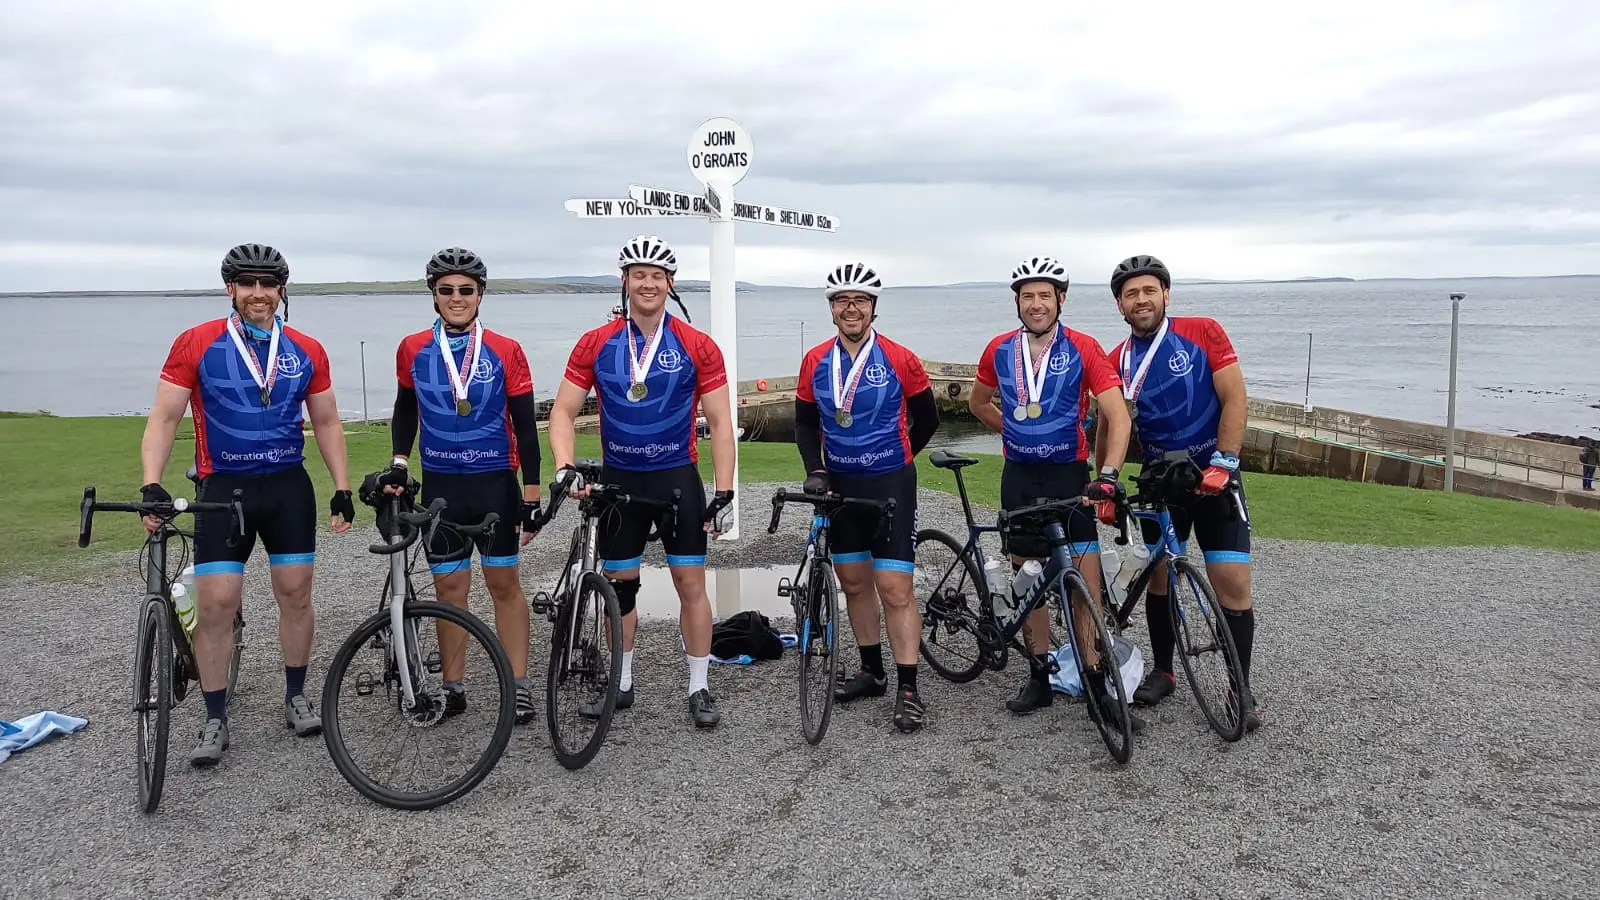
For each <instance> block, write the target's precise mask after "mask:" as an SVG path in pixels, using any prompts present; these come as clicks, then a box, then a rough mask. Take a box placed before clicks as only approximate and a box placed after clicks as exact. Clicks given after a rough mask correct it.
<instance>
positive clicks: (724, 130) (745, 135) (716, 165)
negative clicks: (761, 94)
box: [689, 117, 754, 185]
mask: <svg viewBox="0 0 1600 900" xmlns="http://www.w3.org/2000/svg"><path fill="white" fill-rule="evenodd" d="M753 152H754V147H753V145H752V144H751V142H750V132H748V131H745V130H744V126H743V125H740V124H739V123H738V122H735V121H734V120H732V119H727V118H720V117H719V118H715V119H707V120H705V121H704V122H702V123H700V127H699V128H697V129H695V132H694V137H692V138H690V139H689V171H690V172H691V173H693V174H694V178H695V180H696V181H698V182H700V183H701V184H706V185H709V184H711V183H712V182H713V181H715V182H717V183H718V184H729V185H732V184H738V183H739V182H740V181H741V180H743V179H744V176H745V173H746V172H749V171H750V158H751V156H752V155H753Z"/></svg>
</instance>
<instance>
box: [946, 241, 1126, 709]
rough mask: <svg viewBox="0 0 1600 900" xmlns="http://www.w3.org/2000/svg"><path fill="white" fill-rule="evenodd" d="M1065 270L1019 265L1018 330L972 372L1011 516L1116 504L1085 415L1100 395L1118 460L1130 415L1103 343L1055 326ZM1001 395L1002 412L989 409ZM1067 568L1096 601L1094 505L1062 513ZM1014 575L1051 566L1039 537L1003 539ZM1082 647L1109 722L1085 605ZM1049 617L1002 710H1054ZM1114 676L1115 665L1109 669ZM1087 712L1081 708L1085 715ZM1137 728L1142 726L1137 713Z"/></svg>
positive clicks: (975, 403) (976, 406)
mask: <svg viewBox="0 0 1600 900" xmlns="http://www.w3.org/2000/svg"><path fill="white" fill-rule="evenodd" d="M1067 286H1068V277H1067V270H1066V267H1065V266H1063V265H1061V263H1059V262H1057V261H1056V260H1054V259H1052V258H1050V257H1048V256H1035V257H1032V258H1029V259H1025V260H1023V261H1022V262H1021V263H1020V264H1019V265H1018V266H1017V267H1016V269H1014V270H1013V271H1012V273H1011V290H1012V292H1013V294H1014V296H1015V300H1016V313H1017V319H1018V320H1019V321H1021V323H1022V327H1021V328H1018V329H1016V330H1015V331H1006V332H1004V333H1002V334H1000V335H998V336H996V337H995V338H994V339H993V340H991V341H990V342H989V346H988V347H986V348H985V349H984V351H983V356H981V357H979V359H978V374H977V378H976V380H975V382H974V384H973V386H972V396H971V398H970V399H969V400H968V402H967V406H968V408H969V409H971V410H972V413H973V415H975V416H977V417H978V419H979V420H981V421H982V422H983V424H985V425H987V426H988V427H989V429H990V430H991V431H997V432H999V433H1000V435H1001V440H1002V442H1003V444H1004V449H1005V467H1004V468H1003V469H1002V471H1001V475H1000V507H1001V508H1002V509H1004V510H1014V509H1018V508H1020V507H1023V506H1029V505H1031V504H1034V503H1038V502H1040V501H1041V500H1045V499H1049V500H1060V499H1064V498H1067V497H1077V496H1079V495H1084V496H1087V497H1089V498H1090V499H1093V500H1100V501H1110V500H1112V499H1113V498H1115V497H1116V491H1117V466H1116V465H1115V464H1110V463H1108V464H1107V465H1105V466H1104V467H1102V468H1101V469H1100V470H1099V471H1098V472H1097V473H1096V477H1094V478H1093V479H1092V480H1091V479H1090V473H1089V462H1088V459H1089V448H1088V446H1087V445H1086V443H1087V442H1086V441H1085V434H1084V430H1083V421H1082V420H1083V413H1084V410H1085V408H1086V407H1087V406H1088V404H1089V398H1090V397H1096V398H1099V399H1100V401H1101V403H1100V408H1101V409H1102V410H1104V411H1105V413H1104V415H1105V419H1106V434H1105V439H1104V440H1103V441H1102V442H1101V443H1102V444H1104V445H1105V446H1106V447H1108V448H1109V449H1110V450H1111V451H1112V452H1111V453H1110V454H1109V456H1110V457H1111V459H1112V460H1113V461H1119V460H1120V458H1121V457H1120V455H1119V454H1121V453H1125V451H1126V449H1127V445H1128V430H1129V425H1128V410H1127V407H1125V406H1123V405H1122V399H1121V392H1120V388H1121V386H1122V383H1121V381H1119V380H1118V378H1117V370H1116V369H1114V368H1113V367H1112V366H1111V364H1110V363H1108V362H1106V351H1105V348H1104V347H1101V346H1100V342H1099V341H1096V340H1095V339H1094V338H1093V337H1090V336H1089V335H1087V334H1084V333H1083V332H1080V331H1073V330H1072V329H1071V328H1068V327H1067V326H1066V325H1064V324H1062V322H1061V308H1062V306H1063V305H1064V304H1065V303H1066V299H1067ZM996 394H999V396H1000V408H999V409H996V408H995V406H994V403H993V401H994V398H995V395H996ZM1060 521H1061V527H1062V529H1063V530H1064V531H1065V532H1066V535H1067V540H1068V541H1070V542H1071V543H1070V544H1069V545H1068V548H1067V549H1068V552H1069V553H1071V554H1072V558H1073V564H1074V565H1076V566H1077V567H1078V568H1079V569H1080V570H1082V572H1083V578H1084V582H1085V583H1086V584H1088V586H1089V592H1090V593H1091V594H1093V595H1094V599H1095V601H1096V603H1098V602H1099V601H1100V599H1101V597H1100V531H1099V529H1098V528H1096V527H1095V511H1094V508H1093V507H1081V508H1079V509H1075V510H1071V511H1069V512H1066V513H1063V514H1062V515H1061V516H1060ZM1009 544H1010V549H1011V569H1012V571H1013V572H1015V571H1017V570H1018V569H1021V568H1022V564H1023V563H1024V562H1026V561H1027V560H1030V559H1034V560H1039V561H1040V562H1041V563H1044V562H1047V561H1048V558H1049V556H1050V554H1051V552H1052V548H1051V546H1050V543H1049V541H1048V540H1047V539H1046V538H1045V536H1044V534H1043V533H1042V532H1040V533H1035V534H1031V535H1021V534H1013V536H1012V537H1011V538H1010V540H1009ZM1072 609H1073V618H1074V622H1075V623H1076V628H1077V633H1078V638H1079V647H1078V650H1079V652H1080V653H1081V654H1082V656H1083V659H1084V661H1085V667H1086V668H1087V669H1089V671H1088V677H1087V681H1088V682H1089V684H1088V685H1087V687H1088V693H1089V694H1090V695H1091V696H1093V697H1095V698H1097V700H1096V702H1098V703H1099V704H1100V708H1101V709H1102V710H1103V711H1104V712H1105V714H1106V716H1107V717H1108V718H1112V719H1115V718H1119V717H1120V716H1121V715H1122V714H1123V713H1125V712H1126V710H1125V709H1123V708H1122V705H1121V704H1120V703H1118V702H1117V701H1116V700H1115V699H1114V698H1113V696H1112V695H1111V694H1110V693H1109V692H1108V691H1107V690H1106V682H1105V680H1104V678H1103V676H1104V674H1105V673H1103V672H1101V671H1100V670H1099V669H1098V668H1096V667H1097V666H1100V665H1101V663H1102V662H1105V661H1104V660H1101V658H1100V654H1099V651H1098V650H1097V649H1096V648H1095V646H1094V642H1095V637H1094V635H1095V634H1096V632H1095V624H1094V618H1093V615H1092V613H1091V610H1090V609H1089V607H1087V606H1085V605H1083V604H1082V603H1074V604H1072ZM1050 617H1051V613H1050V610H1048V609H1045V608H1044V607H1042V606H1041V607H1040V608H1038V609H1035V610H1034V611H1033V613H1032V614H1031V615H1029V616H1028V620H1027V622H1025V623H1024V625H1023V631H1024V633H1025V635H1026V636H1027V638H1028V642H1029V647H1030V649H1031V650H1032V651H1033V660H1032V662H1031V663H1030V665H1029V670H1030V673H1031V674H1030V677H1029V678H1028V680H1027V682H1026V683H1024V684H1023V686H1022V689H1021V690H1020V691H1018V692H1017V696H1016V697H1015V698H1013V699H1011V700H1008V701H1006V708H1007V709H1009V710H1011V711H1012V712H1013V713H1016V714H1018V715H1028V714H1030V713H1032V712H1033V711H1034V710H1036V709H1042V708H1043V707H1046V706H1049V705H1051V703H1052V702H1054V699H1055V695H1054V692H1053V691H1052V690H1051V689H1050V668H1049V667H1050ZM1106 668H1107V669H1108V670H1109V672H1110V674H1111V675H1112V677H1116V674H1117V667H1116V663H1115V661H1114V660H1113V661H1110V664H1109V665H1107V666H1106ZM1088 708H1089V707H1088V706H1087V705H1085V709H1088ZM1129 724H1130V726H1132V727H1133V728H1134V729H1136V730H1137V729H1142V728H1143V727H1144V723H1143V722H1142V721H1139V719H1138V717H1137V716H1134V717H1132V719H1131V721H1130V722H1129Z"/></svg>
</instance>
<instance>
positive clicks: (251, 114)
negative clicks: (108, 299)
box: [0, 0, 1600, 292]
mask: <svg viewBox="0 0 1600 900" xmlns="http://www.w3.org/2000/svg"><path fill="white" fill-rule="evenodd" d="M1084 6H1088V4H1064V3H1058V4H1043V3H1040V4H1037V5H1036V4H1033V3H1011V2H1001V0H990V2H985V3H981V4H970V3H968V4H955V3H949V4H941V3H929V2H923V3H906V2H873V3H870V4H868V3H860V2H834V0H808V2H806V3H805V4H793V5H789V4H785V5H783V6H781V7H780V6H778V5H774V6H773V7H772V9H773V10H778V9H780V8H781V9H782V12H781V14H778V13H774V15H775V17H774V18H770V19H769V18H764V17H763V15H762V13H761V12H759V6H758V5H756V4H735V3H728V2H726V0H723V2H707V3H701V2H664V0H656V2H648V3H646V2H632V0H624V2H619V0H607V2H605V3H582V4H568V3H542V2H540V3H521V2H504V3H497V2H487V0H454V2H451V3H448V4H447V3H443V2H398V0H274V2H273V3H272V4H243V3H234V2H215V3H191V2H176V0H174V2H146V0H6V2H5V3H3V4H0V292H4V291H42V290H115V289H120V290H159V289H167V288H207V287H216V286H219V285H220V278H219V275H218V271H217V266H218V264H219V262H220V259H221V257H222V255H223V253H225V252H226V250H227V248H228V247H230V246H232V245H234V244H236V243H240V242H244V241H260V242H264V243H270V244H272V245H274V246H276V247H278V248H279V249H280V250H282V251H283V252H284V254H285V255H286V256H287V257H288V260H289V263H290V266H291V269H292V279H293V280H295V281H301V282H320V281H365V280H387V279H410V278H417V277H420V275H421V274H422V270H423V266H424V264H425V263H426V261H427V259H428V257H429V256H430V255H431V254H432V253H433V251H435V250H437V249H439V248H441V247H445V246H451V245H459V246H466V247H469V248H472V249H473V250H475V251H477V252H478V253H479V254H481V255H482V256H483V257H484V258H485V259H486V260H487V262H488V265H489V270H490V275H491V276H492V277H528V276H534V277H538V276H556V275H573V274H588V275H599V274H606V273H609V272H614V271H615V264H616V255H617V252H618V249H619V247H620V246H621V245H622V243H623V242H625V241H626V240H627V239H628V238H630V237H632V236H633V235H635V234H640V233H651V234H658V235H660V236H661V237H663V238H665V239H666V240H667V241H669V242H670V243H671V244H672V245H673V246H674V248H675V249H676V250H677V252H678V256H679V258H680V261H681V263H682V269H681V272H680V277H682V278H705V277H707V276H708V274H709V249H708V227H707V223H706V222H705V220H704V219H701V218H689V217H686V218H675V219H667V218H663V217H652V218H637V219H602V218H579V217H576V216H574V215H572V214H571V213H569V212H567V211H566V210H565V209H564V207H563V204H564V203H565V201H566V200H568V199H569V198H606V197H612V198H617V197H625V196H626V194H627V189H628V185H629V184H630V183H632V184H643V185H650V186H656V187H666V188H671V189H676V190H681V191H695V190H697V189H698V184H697V182H695V180H694V179H693V177H692V176H691V173H690V171H689V168H688V162H687V148H688V144H689V142H690V138H691V136H692V135H693V134H694V132H695V130H696V129H697V127H698V126H699V125H700V123H701V122H703V121H704V120H706V119H708V118H711V117H718V116H726V117H730V118H733V119H735V120H737V121H738V122H739V123H740V124H741V125H742V126H743V127H744V128H745V129H746V131H747V132H748V134H749V136H750V138H751V143H752V144H753V147H752V150H751V152H752V159H751V166H750V169H749V172H748V174H747V176H746V177H745V178H744V179H743V180H742V181H741V182H740V183H739V184H738V185H737V187H736V188H735V196H736V198H737V199H738V200H740V201H743V202H751V203H760V204H770V205H776V206H783V207H788V208H791V209H798V210H804V211H811V212H818V213H823V214H827V215H830V216H833V217H835V218H836V219H837V221H838V223H839V227H838V230H837V231H835V232H833V233H817V232H811V231H804V230H799V229H792V228H783V227H775V226H766V225H754V224H743V225H738V226H736V228H737V238H736V240H737V250H736V256H735V259H736V274H737V277H738V278H739V279H741V280H744V281H754V282H758V283H767V284H791V285H820V284H821V283H822V281H823V279H824V277H825V276H826V274H827V272H828V270H830V269H831V268H833V267H834V266H835V265H837V264H839V263H841V262H845V261H853V260H861V261H864V262H866V263H868V264H869V265H871V266H873V267H874V268H875V269H877V271H878V272H879V274H880V275H881V276H882V277H883V279H884V280H885V282H886V284H887V285H888V286H891V287H892V286H894V285H896V284H902V285H904V284H934V283H947V282H956V281H998V280H1003V279H1004V278H1006V277H1007V275H1008V274H1009V272H1010V270H1011V268H1012V267H1013V266H1014V265H1015V264H1016V263H1017V261H1019V260H1020V259H1022V258H1024V257H1028V256H1034V255H1038V254H1048V255H1053V256H1056V257H1058V258H1059V259H1061V260H1062V261H1063V262H1065V264H1066V265H1067V268H1068V270H1069V272H1070V273H1071V275H1072V278H1073V281H1074V283H1080V282H1090V283H1105V282H1106V281H1107V280H1108V279H1109V276H1110V272H1111V269H1112V267H1113V266H1114V265H1115V264H1116V262H1117V261H1118V260H1119V259H1121V258H1123V257H1125V256H1129V255H1132V254H1135V253H1151V254H1155V255H1157V256H1159V257H1161V258H1162V259H1163V260H1165V261H1166V263H1167V265H1168V266H1169V268H1171V269H1172V271H1173V272H1174V273H1175V275H1176V276H1177V277H1180V278H1295V277H1301V276H1334V275H1336V276H1350V277H1385V276H1408V277H1434V276H1439V277H1446V276H1451V277H1453V276H1476V275H1558V274H1572V273H1597V272H1600V52H1597V51H1596V49H1595V48H1596V47H1600V5H1595V4H1589V3H1578V2H1564V3H1563V2H1545V0H1516V2H1510V0H1499V2H1475V0H1451V2H1430V0H1383V2H1368V0H1342V2H1340V3H1337V4H1327V3H1316V4H1293V3H1284V2H1281V0H1278V2H1272V3H1256V2H1222V3H1215V4H1195V3H1192V2H1181V3H1165V2H1150V3H1140V2H1131V0H1130V2H1127V3H1119V4H1097V5H1096V6H1098V7H1099V8H1098V9H1094V10H1088V9H1078V7H1084Z"/></svg>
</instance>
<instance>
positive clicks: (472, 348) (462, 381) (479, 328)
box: [433, 318, 483, 416]
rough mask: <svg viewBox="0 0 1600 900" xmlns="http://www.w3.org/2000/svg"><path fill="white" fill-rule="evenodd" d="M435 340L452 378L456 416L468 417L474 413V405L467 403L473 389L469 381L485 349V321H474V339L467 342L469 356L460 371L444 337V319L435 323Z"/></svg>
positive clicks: (447, 371)
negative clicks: (479, 353) (480, 351)
mask: <svg viewBox="0 0 1600 900" xmlns="http://www.w3.org/2000/svg"><path fill="white" fill-rule="evenodd" d="M433 339H434V341H435V342H436V343H438V345H439V355H440V356H443V357H444V369H445V373H446V374H448V375H449V376H450V392H451V393H452V394H454V395H455V398H456V415H458V416H464V415H467V414H468V413H470V412H472V404H471V403H469V402H467V390H468V388H470V387H471V384H470V383H469V381H468V379H470V378H471V377H472V371H473V369H474V367H476V366H477V364H478V351H479V350H481V349H482V348H483V320H482V319H476V318H475V319H473V320H472V337H471V338H469V339H468V340H467V355H466V356H465V357H463V358H462V360H461V368H460V369H457V368H456V357H455V354H454V353H452V352H451V350H450V341H449V339H447V338H446V337H445V336H444V319H442V318H441V319H439V321H438V322H436V323H434V326H433ZM463 373H465V375H463Z"/></svg>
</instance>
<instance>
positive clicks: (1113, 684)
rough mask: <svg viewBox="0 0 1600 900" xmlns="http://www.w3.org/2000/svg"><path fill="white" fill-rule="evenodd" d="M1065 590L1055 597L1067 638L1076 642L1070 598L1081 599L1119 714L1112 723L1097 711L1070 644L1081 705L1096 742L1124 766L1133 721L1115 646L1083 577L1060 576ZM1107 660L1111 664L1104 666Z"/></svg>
mask: <svg viewBox="0 0 1600 900" xmlns="http://www.w3.org/2000/svg"><path fill="white" fill-rule="evenodd" d="M1059 583H1060V585H1061V586H1062V588H1065V591H1064V592H1063V593H1062V594H1061V595H1059V596H1058V597H1057V598H1056V601H1057V602H1058V603H1060V604H1061V615H1062V616H1063V618H1065V620H1066V621H1067V623H1068V625H1067V634H1068V639H1069V640H1073V641H1076V640H1077V636H1078V633H1077V631H1078V623H1077V620H1076V619H1074V618H1072V602H1073V601H1072V600H1071V599H1070V598H1071V597H1072V596H1073V595H1077V596H1080V597H1082V598H1083V599H1082V602H1083V603H1085V604H1087V605H1088V609H1089V616H1088V617H1089V618H1090V619H1091V620H1092V621H1093V622H1094V625H1095V631H1094V635H1093V637H1094V640H1095V644H1096V649H1097V650H1098V652H1099V656H1100V668H1101V669H1102V670H1104V671H1102V672H1101V677H1102V678H1103V679H1104V680H1105V683H1106V687H1107V688H1108V690H1109V693H1110V695H1111V699H1112V700H1113V701H1114V702H1115V703H1116V704H1117V709H1119V710H1121V711H1122V715H1120V716H1117V717H1116V718H1117V720H1118V721H1116V722H1108V721H1106V715H1105V711H1104V710H1103V709H1101V707H1100V703H1099V698H1097V697H1093V696H1091V695H1090V692H1089V678H1088V670H1087V667H1086V666H1085V665H1084V663H1083V653H1082V652H1081V651H1079V650H1078V645H1077V644H1076V643H1074V644H1073V650H1074V652H1073V654H1072V656H1073V659H1074V660H1075V661H1076V662H1077V666H1078V683H1079V684H1081V685H1083V688H1084V690H1083V698H1084V703H1085V704H1086V705H1087V707H1088V711H1089V719H1090V720H1091V721H1093V722H1094V726H1095V729H1096V730H1097V731H1099V732H1100V739H1101V740H1102V741H1103V742H1104V743H1105V745H1106V750H1107V751H1109V752H1110V753H1111V758H1112V759H1114V760H1116V761H1117V762H1119V763H1126V762H1127V761H1128V759H1129V758H1130V757H1131V756H1133V719H1132V712H1131V710H1130V709H1129V708H1128V693H1127V690H1126V689H1125V688H1124V687H1123V686H1122V676H1121V673H1120V672H1119V671H1118V669H1119V668H1120V667H1119V666H1118V665H1117V657H1116V645H1115V643H1113V641H1112V637H1111V630H1110V629H1109V628H1107V627H1106V617H1105V615H1104V613H1103V612H1102V610H1101V609H1100V608H1099V604H1096V603H1095V602H1094V598H1093V597H1092V596H1091V595H1090V594H1089V585H1088V583H1087V582H1085V581H1084V580H1083V576H1082V575H1079V574H1078V573H1077V572H1073V571H1069V572H1066V573H1063V575H1062V576H1061V581H1060V582H1059ZM1107 660H1110V662H1111V664H1110V665H1109V666H1107V665H1106V661H1107Z"/></svg>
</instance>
